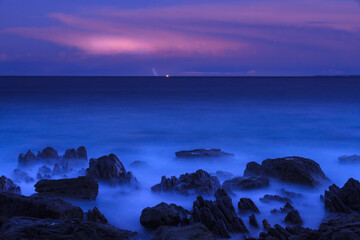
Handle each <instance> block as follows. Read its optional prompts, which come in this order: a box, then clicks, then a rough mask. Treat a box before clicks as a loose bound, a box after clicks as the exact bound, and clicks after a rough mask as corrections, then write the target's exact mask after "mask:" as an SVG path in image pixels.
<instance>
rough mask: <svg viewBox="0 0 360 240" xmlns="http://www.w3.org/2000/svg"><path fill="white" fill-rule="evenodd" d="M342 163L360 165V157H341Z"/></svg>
mask: <svg viewBox="0 0 360 240" xmlns="http://www.w3.org/2000/svg"><path fill="white" fill-rule="evenodd" d="M339 162H340V163H360V156H359V155H356V154H354V155H351V156H346V155H345V156H340V157H339Z"/></svg>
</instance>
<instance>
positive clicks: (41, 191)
mask: <svg viewBox="0 0 360 240" xmlns="http://www.w3.org/2000/svg"><path fill="white" fill-rule="evenodd" d="M98 189H99V185H98V183H97V182H96V181H95V180H94V179H93V178H91V177H78V178H69V179H58V180H46V179H44V180H41V181H39V182H37V183H36V184H35V191H36V192H38V193H37V194H36V195H37V196H43V197H59V198H73V199H82V200H95V199H96V197H97V195H98Z"/></svg>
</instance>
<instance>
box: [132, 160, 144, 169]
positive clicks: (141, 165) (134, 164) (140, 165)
mask: <svg viewBox="0 0 360 240" xmlns="http://www.w3.org/2000/svg"><path fill="white" fill-rule="evenodd" d="M147 166H148V164H147V163H146V162H143V161H134V162H132V163H130V165H129V167H130V168H144V167H147Z"/></svg>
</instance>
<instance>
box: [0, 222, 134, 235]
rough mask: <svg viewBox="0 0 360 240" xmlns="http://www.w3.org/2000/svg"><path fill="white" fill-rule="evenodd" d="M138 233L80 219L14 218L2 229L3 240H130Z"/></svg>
mask: <svg viewBox="0 0 360 240" xmlns="http://www.w3.org/2000/svg"><path fill="white" fill-rule="evenodd" d="M135 235H136V233H134V232H130V231H126V230H121V229H118V228H116V227H114V226H112V225H110V224H102V223H94V222H91V221H82V220H79V219H66V220H64V219H61V220H53V219H37V218H29V217H14V218H11V219H10V220H9V221H7V222H6V223H5V224H4V225H3V226H2V228H1V229H0V236H1V237H0V239H1V240H5V239H6V240H17V239H24V240H25V239H26V240H48V239H51V240H63V239H77V240H89V239H94V240H128V239H132V237H134V236H135Z"/></svg>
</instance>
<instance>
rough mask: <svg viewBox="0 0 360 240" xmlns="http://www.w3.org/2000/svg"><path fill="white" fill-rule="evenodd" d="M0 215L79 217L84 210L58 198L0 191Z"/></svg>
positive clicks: (57, 217) (56, 217) (81, 216)
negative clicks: (27, 195) (26, 195)
mask: <svg viewBox="0 0 360 240" xmlns="http://www.w3.org/2000/svg"><path fill="white" fill-rule="evenodd" d="M0 216H4V217H8V218H10V217H15V216H24V217H34V218H52V219H61V218H79V219H82V218H83V216H84V212H83V211H82V210H81V208H79V207H76V206H73V205H72V204H70V203H67V202H65V201H63V200H60V199H52V198H41V197H25V196H21V195H18V194H14V193H4V192H0Z"/></svg>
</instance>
